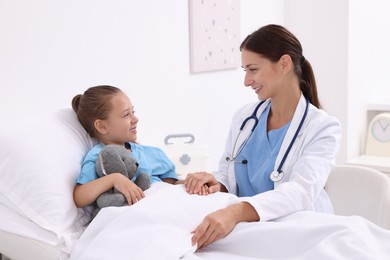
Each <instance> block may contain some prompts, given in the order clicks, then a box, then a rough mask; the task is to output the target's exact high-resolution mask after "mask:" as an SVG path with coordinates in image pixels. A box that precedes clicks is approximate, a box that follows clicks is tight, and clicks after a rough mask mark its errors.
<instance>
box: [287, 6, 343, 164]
mask: <svg viewBox="0 0 390 260" xmlns="http://www.w3.org/2000/svg"><path fill="white" fill-rule="evenodd" d="M285 14H286V27H287V28H289V29H290V30H291V31H292V32H293V33H294V34H295V35H296V36H297V37H298V39H299V40H300V42H301V44H302V47H303V54H304V56H305V57H306V59H308V60H309V62H310V63H311V65H312V67H313V70H314V73H315V76H316V80H317V88H318V95H319V98H320V102H321V104H322V106H323V108H324V109H325V110H326V111H327V112H328V113H329V114H330V115H333V116H335V117H336V118H337V119H338V120H339V121H340V122H341V124H342V135H343V138H342V143H341V147H340V151H339V154H338V157H337V162H338V163H343V162H345V161H346V158H347V155H348V154H347V151H348V145H349V144H348V142H347V140H348V139H347V137H348V136H349V129H350V128H349V111H348V95H349V93H348V41H349V39H348V1H347V0H316V1H312V0H294V1H286V6H285Z"/></svg>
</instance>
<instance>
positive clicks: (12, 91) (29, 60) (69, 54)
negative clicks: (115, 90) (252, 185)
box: [0, 0, 284, 169]
mask: <svg viewBox="0 0 390 260" xmlns="http://www.w3.org/2000/svg"><path fill="white" fill-rule="evenodd" d="M188 13H189V11H188V1H184V0H166V1H160V0H148V1H127V0H117V1H108V0H106V1H103V0H88V1H77V0H68V1H52V0H35V1H30V0H18V1H12V0H0V35H1V41H0V57H1V58H0V71H1V77H0V90H1V95H0V116H1V118H2V124H5V123H6V122H7V121H9V120H14V119H18V118H21V117H27V116H30V115H33V114H37V113H42V112H43V111H46V110H53V109H55V108H60V107H70V102H71V99H72V98H73V96H74V95H76V94H78V93H82V92H83V91H84V90H85V89H86V88H88V87H90V86H93V85H97V84H111V85H115V86H118V87H120V88H122V89H124V90H125V91H126V92H127V93H128V95H129V96H130V98H131V100H132V102H133V104H134V105H135V109H136V111H137V115H138V117H139V118H140V123H139V128H138V132H139V140H140V141H141V142H142V143H144V144H149V145H157V146H161V145H162V144H163V139H164V137H165V136H166V135H168V134H172V133H183V132H184V133H187V132H190V133H193V134H194V135H195V136H196V138H197V139H196V142H197V143H199V144H207V145H208V146H209V148H210V152H211V155H212V164H211V166H210V167H211V168H213V169H214V168H215V167H216V165H217V161H218V159H219V156H220V154H221V152H222V150H223V148H224V142H225V138H226V135H227V131H228V127H229V124H230V120H231V117H232V114H233V112H234V111H235V110H236V109H237V108H238V107H240V106H241V105H242V104H244V103H247V102H249V101H252V100H255V99H256V96H255V95H254V94H253V92H252V91H249V90H248V89H245V88H244V87H243V83H242V82H243V76H244V75H243V73H242V71H241V69H234V70H225V71H218V72H211V73H203V74H196V75H191V74H190V72H189V64H190V61H189V31H188V30H189V29H188V28H189V26H188ZM241 15H242V16H241V21H242V24H241V38H244V37H245V36H246V35H247V34H248V33H250V32H252V31H254V30H256V29H257V28H258V27H260V26H262V25H265V24H268V23H281V24H283V23H284V1H282V0H278V1H266V0H261V1H259V0H245V1H241ZM21 138H33V137H21Z"/></svg>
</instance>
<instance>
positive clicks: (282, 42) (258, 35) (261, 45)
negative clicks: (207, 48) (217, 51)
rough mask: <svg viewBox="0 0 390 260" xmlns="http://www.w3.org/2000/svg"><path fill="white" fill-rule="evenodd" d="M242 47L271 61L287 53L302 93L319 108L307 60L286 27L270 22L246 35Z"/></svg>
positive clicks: (311, 70) (314, 81) (310, 68)
mask: <svg viewBox="0 0 390 260" xmlns="http://www.w3.org/2000/svg"><path fill="white" fill-rule="evenodd" d="M243 49H245V50H248V51H251V52H255V53H258V54H261V55H262V56H264V57H266V58H267V59H269V60H271V61H272V62H277V61H278V60H279V59H280V57H282V56H283V55H285V54H287V55H289V56H290V57H291V59H292V61H293V64H294V72H295V74H296V75H297V76H298V79H299V86H300V88H301V91H302V93H303V95H304V96H305V97H306V98H308V99H309V100H310V103H312V104H313V105H314V106H316V107H317V108H321V104H320V101H319V100H318V95H317V84H316V80H315V77H314V72H313V69H312V67H311V65H310V63H309V61H308V60H307V59H306V58H305V57H304V56H303V54H302V45H301V43H300V42H299V41H298V39H297V38H296V37H295V36H294V35H293V34H292V33H291V32H290V31H288V30H287V29H286V28H284V27H282V26H280V25H276V24H270V25H266V26H264V27H261V28H260V29H258V30H257V31H255V32H253V33H252V34H250V35H248V36H247V37H246V38H245V40H244V41H243V42H242V43H241V46H240V50H241V51H242V50H243Z"/></svg>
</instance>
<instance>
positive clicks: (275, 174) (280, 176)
mask: <svg viewBox="0 0 390 260" xmlns="http://www.w3.org/2000/svg"><path fill="white" fill-rule="evenodd" d="M264 102H265V100H263V101H261V102H260V103H259V104H258V105H257V106H256V108H255V109H254V111H253V113H252V114H251V115H250V116H249V117H247V118H245V120H244V121H243V122H242V124H241V126H240V131H239V133H238V135H237V138H236V140H235V142H234V145H233V151H232V158H229V157H226V161H228V162H232V161H235V159H236V158H237V156H238V155H239V154H240V153H241V151H242V149H243V148H244V147H245V145H246V143H247V142H248V140H249V138H250V137H251V135H252V133H253V131H254V130H255V128H256V127H257V124H258V122H259V119H258V118H257V112H258V110H259V108H260V107H261V105H263V104H264ZM309 104H310V101H309V99H308V98H306V108H305V112H304V114H303V116H302V119H301V121H300V123H299V125H298V128H297V130H296V131H295V133H294V136H293V138H292V139H291V142H290V144H289V146H288V147H287V150H286V152H285V153H284V155H283V158H282V160H281V162H280V164H279V167H278V169H277V170H276V171H273V172H272V173H271V174H270V179H271V180H272V181H273V182H277V181H280V180H281V179H283V176H284V174H283V171H282V167H283V165H284V162H285V161H286V159H287V157H288V154H289V153H290V151H291V148H292V146H293V144H294V142H295V140H296V139H297V137H298V134H299V132H300V131H301V128H302V126H303V123H304V122H305V119H306V117H307V113H308V110H309ZM252 119H253V120H254V121H255V123H254V125H253V126H252V129H251V132H250V134H249V135H248V137H247V138H246V139H245V141H244V142H243V143H242V145H241V147H240V148H239V150H238V151H237V153H236V155H234V151H235V149H236V145H237V141H238V139H239V137H240V135H241V132H242V130H243V129H244V128H245V125H246V124H247V123H248V121H249V120H252ZM245 161H246V160H245Z"/></svg>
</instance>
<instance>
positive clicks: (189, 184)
mask: <svg viewBox="0 0 390 260" xmlns="http://www.w3.org/2000/svg"><path fill="white" fill-rule="evenodd" d="M184 187H185V188H186V191H187V192H188V193H190V194H200V195H207V194H211V193H214V192H217V191H221V184H220V183H219V182H218V181H217V180H216V179H215V177H214V175H212V174H211V173H208V172H196V173H189V174H188V175H187V177H186V179H185V181H184ZM206 188H207V194H205V193H206V191H205V190H206Z"/></svg>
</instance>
